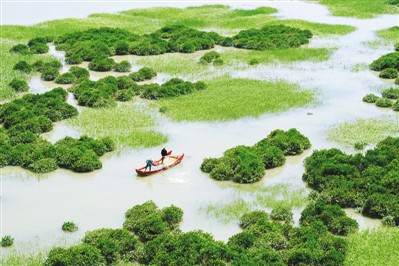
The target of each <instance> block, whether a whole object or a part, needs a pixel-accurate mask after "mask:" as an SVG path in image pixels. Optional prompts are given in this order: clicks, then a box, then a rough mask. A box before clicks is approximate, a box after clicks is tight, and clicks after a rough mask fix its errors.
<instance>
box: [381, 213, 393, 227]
mask: <svg viewBox="0 0 399 266" xmlns="http://www.w3.org/2000/svg"><path fill="white" fill-rule="evenodd" d="M381 224H382V225H384V226H387V227H395V226H396V224H395V217H393V216H391V215H387V216H385V217H384V218H382V220H381Z"/></svg>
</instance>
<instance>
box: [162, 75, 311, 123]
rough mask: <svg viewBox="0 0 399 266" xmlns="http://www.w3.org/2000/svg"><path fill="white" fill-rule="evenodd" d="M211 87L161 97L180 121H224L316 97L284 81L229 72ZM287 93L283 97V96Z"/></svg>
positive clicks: (279, 109)
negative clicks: (166, 97) (248, 77)
mask: <svg viewBox="0 0 399 266" xmlns="http://www.w3.org/2000/svg"><path fill="white" fill-rule="evenodd" d="M207 85H208V87H207V89H205V90H203V91H198V92H196V93H193V94H190V95H184V96H181V97H178V98H170V99H165V100H160V101H159V102H160V106H161V108H162V110H164V112H165V113H166V114H167V115H169V116H170V117H171V118H172V119H174V120H177V121H182V120H187V121H223V120H234V119H238V118H242V117H247V116H252V117H257V116H259V115H261V114H264V113H274V112H282V111H286V110H288V109H289V108H293V107H301V106H304V105H306V104H308V103H310V102H311V101H312V100H313V92H312V91H309V90H300V89H299V87H298V85H295V84H289V83H286V82H283V81H277V82H267V81H259V80H251V79H233V78H229V77H226V76H223V77H221V78H217V79H213V80H210V81H208V82H207ZM282 95H283V96H284V97H283V96H282Z"/></svg>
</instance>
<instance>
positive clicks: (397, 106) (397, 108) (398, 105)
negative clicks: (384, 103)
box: [392, 101, 399, 112]
mask: <svg viewBox="0 0 399 266" xmlns="http://www.w3.org/2000/svg"><path fill="white" fill-rule="evenodd" d="M392 110H394V111H395V112H398V111H399V101H396V102H395V103H394V104H393V105H392Z"/></svg>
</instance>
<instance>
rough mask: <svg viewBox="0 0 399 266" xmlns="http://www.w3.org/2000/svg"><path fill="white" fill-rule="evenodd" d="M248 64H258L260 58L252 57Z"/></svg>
mask: <svg viewBox="0 0 399 266" xmlns="http://www.w3.org/2000/svg"><path fill="white" fill-rule="evenodd" d="M248 64H249V65H250V66H254V65H258V64H259V60H258V59H255V58H252V59H251V60H249V62H248Z"/></svg>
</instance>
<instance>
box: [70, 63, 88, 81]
mask: <svg viewBox="0 0 399 266" xmlns="http://www.w3.org/2000/svg"><path fill="white" fill-rule="evenodd" d="M69 72H70V73H72V74H74V75H75V77H76V78H78V79H84V78H89V77H90V73H89V71H88V70H87V69H86V68H82V67H77V66H72V67H71V68H70V69H69Z"/></svg>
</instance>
